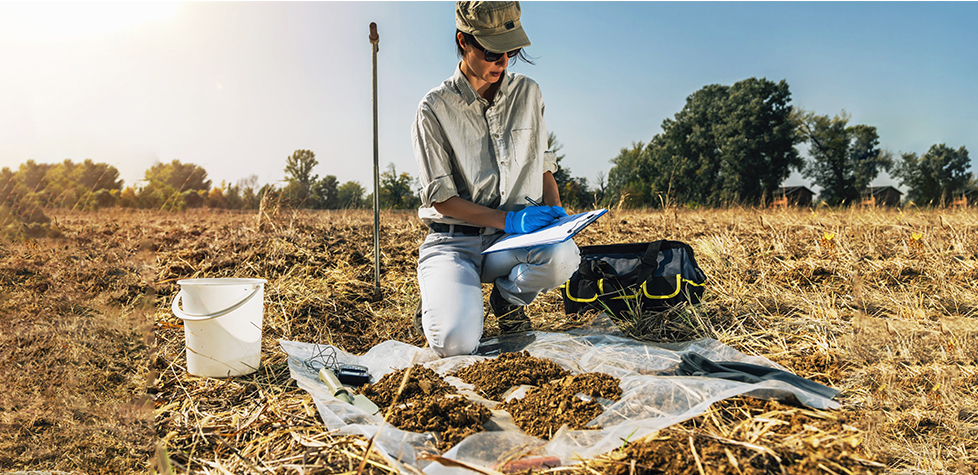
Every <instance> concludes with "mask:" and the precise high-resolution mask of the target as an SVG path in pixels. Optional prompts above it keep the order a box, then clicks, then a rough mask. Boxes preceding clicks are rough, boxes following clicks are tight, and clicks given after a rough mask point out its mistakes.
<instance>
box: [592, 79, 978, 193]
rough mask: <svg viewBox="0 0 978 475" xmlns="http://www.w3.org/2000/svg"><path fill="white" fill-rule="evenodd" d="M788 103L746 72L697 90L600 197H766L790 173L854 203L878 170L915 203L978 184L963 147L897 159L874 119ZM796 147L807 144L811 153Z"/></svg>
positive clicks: (621, 162) (784, 93) (782, 89)
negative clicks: (819, 111) (882, 139)
mask: <svg viewBox="0 0 978 475" xmlns="http://www.w3.org/2000/svg"><path fill="white" fill-rule="evenodd" d="M790 101H791V93H790V91H789V88H788V84H787V82H785V81H784V80H782V81H780V82H777V83H775V82H773V81H770V80H767V79H763V78H762V79H757V78H750V79H746V80H743V81H739V82H737V83H735V84H733V85H732V86H724V85H718V84H714V85H709V86H706V87H704V88H702V89H700V90H699V91H696V92H695V93H693V94H692V95H690V96H689V97H687V98H686V105H685V106H684V107H683V109H682V110H681V111H679V112H678V113H676V114H675V116H674V117H673V118H669V119H666V120H664V121H663V122H662V132H661V133H659V134H657V135H655V136H654V137H653V138H652V140H651V141H650V142H649V143H648V144H645V143H642V142H638V143H633V144H632V146H631V147H630V148H622V149H621V152H620V153H619V154H618V156H617V157H615V158H613V159H612V160H611V163H612V164H613V165H614V166H613V167H612V168H611V170H610V171H609V172H608V179H607V185H606V186H605V187H603V188H602V189H601V190H600V192H601V195H603V199H602V201H601V203H602V204H605V205H609V204H615V203H622V204H624V205H628V206H639V207H656V206H661V205H663V204H665V203H671V204H679V205H705V206H724V205H731V204H743V205H764V204H766V203H767V202H770V201H771V200H772V199H774V198H776V197H778V195H779V189H780V188H781V186H782V183H783V182H784V180H785V179H786V178H787V177H788V175H789V174H790V173H791V172H792V171H798V172H800V173H801V174H802V176H804V177H806V178H808V179H810V180H811V183H812V184H814V185H817V186H819V187H820V189H821V190H820V192H819V199H820V200H821V201H822V202H824V203H826V204H828V205H832V206H838V205H843V204H847V203H848V204H852V203H857V202H858V200H859V199H860V198H861V197H863V196H864V194H865V192H866V190H867V188H868V187H869V185H870V184H871V183H872V181H873V180H874V179H875V178H876V177H877V176H878V175H879V174H880V172H882V171H887V172H889V173H890V174H891V176H893V177H894V178H896V179H897V180H898V181H900V184H901V185H902V186H905V187H907V188H909V193H908V197H907V198H908V201H912V202H914V203H915V204H917V205H941V204H944V203H946V202H948V201H950V200H951V199H952V198H954V197H957V196H961V195H974V194H976V192H978V183H976V179H975V176H974V175H973V174H972V173H970V172H968V168H969V167H970V159H969V158H968V150H967V149H966V148H965V147H964V146H962V147H960V148H957V149H954V148H953V147H949V146H947V145H946V144H943V143H942V144H935V145H933V146H931V147H930V149H928V150H927V152H926V153H924V154H923V155H921V156H917V154H916V153H912V152H911V153H902V154H900V157H899V158H898V159H894V157H893V153H892V152H890V151H889V150H886V149H884V148H882V147H881V146H880V141H879V135H878V133H877V131H876V127H874V126H872V125H865V124H850V116H849V115H848V114H847V113H846V112H845V111H842V113H840V114H839V115H836V116H834V117H829V116H828V115H820V114H817V113H815V112H813V111H806V110H804V109H800V108H795V107H792V106H791V105H790ZM798 146H807V147H808V158H807V160H806V159H805V158H803V157H802V155H801V154H800V153H799V151H798V149H797V147H798ZM596 196H597V194H596Z"/></svg>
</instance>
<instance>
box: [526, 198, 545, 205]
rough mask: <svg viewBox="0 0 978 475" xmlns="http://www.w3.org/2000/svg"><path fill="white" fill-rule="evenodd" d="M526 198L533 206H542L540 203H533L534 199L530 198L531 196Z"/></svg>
mask: <svg viewBox="0 0 978 475" xmlns="http://www.w3.org/2000/svg"><path fill="white" fill-rule="evenodd" d="M525 198H526V201H529V202H530V204H531V205H533V206H542V205H541V204H540V203H537V202H536V201H533V199H532V198H530V197H529V196H527V197H525Z"/></svg>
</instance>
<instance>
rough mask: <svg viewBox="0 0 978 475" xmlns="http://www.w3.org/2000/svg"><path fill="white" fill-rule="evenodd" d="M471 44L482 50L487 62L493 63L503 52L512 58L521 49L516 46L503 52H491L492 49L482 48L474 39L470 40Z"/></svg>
mask: <svg viewBox="0 0 978 475" xmlns="http://www.w3.org/2000/svg"><path fill="white" fill-rule="evenodd" d="M472 46H474V47H475V49H477V50H479V51H482V54H484V55H485V57H486V62H487V63H495V62H496V61H499V58H502V57H503V55H504V54H505V55H506V56H508V57H510V58H512V57H513V56H516V55H518V54H520V50H521V49H523V48H516V49H514V50H513V51H507V52H505V53H493V52H492V51H489V50H487V49H485V48H483V47H482V45H480V44H479V42H478V41H475V40H473V41H472Z"/></svg>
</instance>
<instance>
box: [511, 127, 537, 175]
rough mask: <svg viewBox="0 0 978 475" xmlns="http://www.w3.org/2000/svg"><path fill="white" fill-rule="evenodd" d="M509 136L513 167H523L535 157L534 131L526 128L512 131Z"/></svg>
mask: <svg viewBox="0 0 978 475" xmlns="http://www.w3.org/2000/svg"><path fill="white" fill-rule="evenodd" d="M510 136H512V137H513V150H512V153H511V155H510V156H511V159H512V162H513V164H514V165H518V166H522V165H525V164H526V163H528V162H529V161H530V160H532V159H533V157H535V156H536V154H537V134H536V129H533V128H528V127H527V128H519V129H512V130H511V131H510Z"/></svg>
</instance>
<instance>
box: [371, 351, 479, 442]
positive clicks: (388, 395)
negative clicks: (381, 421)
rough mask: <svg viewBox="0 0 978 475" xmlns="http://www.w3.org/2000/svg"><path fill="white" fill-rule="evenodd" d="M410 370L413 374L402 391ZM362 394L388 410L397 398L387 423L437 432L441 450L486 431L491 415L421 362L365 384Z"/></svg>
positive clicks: (412, 429) (416, 429) (410, 428)
mask: <svg viewBox="0 0 978 475" xmlns="http://www.w3.org/2000/svg"><path fill="white" fill-rule="evenodd" d="M408 370H410V371H411V374H410V375H409V376H408V380H407V382H406V383H405V384H404V388H403V390H401V381H402V380H403V379H404V373H405V372H406V371H408ZM398 390H400V394H398ZM362 394H363V395H364V396H367V398H368V399H370V400H371V401H373V402H374V404H377V406H379V407H380V408H381V409H382V410H383V411H385V412H386V411H387V409H388V408H389V407H390V406H391V405H392V404H394V402H395V400H396V405H395V406H394V408H393V409H392V410H391V411H390V414H389V415H388V417H387V422H389V423H391V424H392V425H393V426H394V427H397V428H398V429H401V430H407V431H411V432H433V433H434V434H435V437H436V439H437V440H438V443H437V448H438V450H441V451H446V450H448V449H450V448H451V447H452V446H454V445H455V444H457V443H459V442H461V441H462V439H464V438H466V437H468V436H470V435H472V434H474V433H476V432H480V431H482V430H483V427H482V425H483V424H485V423H486V422H487V421H488V420H489V417H490V415H491V413H490V412H489V409H488V408H486V407H485V406H483V405H481V404H478V403H474V402H472V401H469V400H468V399H466V398H465V397H462V396H460V395H458V394H456V393H455V388H453V387H452V386H451V385H450V384H448V383H446V382H445V381H444V380H443V379H442V378H441V376H439V375H438V373H435V372H434V371H432V370H430V369H428V368H425V367H424V366H421V365H414V366H413V367H411V368H408V369H402V370H399V371H395V372H393V373H388V374H386V375H384V377H382V378H380V380H379V381H377V382H376V383H374V384H367V385H365V386H364V387H363V390H362Z"/></svg>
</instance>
